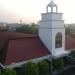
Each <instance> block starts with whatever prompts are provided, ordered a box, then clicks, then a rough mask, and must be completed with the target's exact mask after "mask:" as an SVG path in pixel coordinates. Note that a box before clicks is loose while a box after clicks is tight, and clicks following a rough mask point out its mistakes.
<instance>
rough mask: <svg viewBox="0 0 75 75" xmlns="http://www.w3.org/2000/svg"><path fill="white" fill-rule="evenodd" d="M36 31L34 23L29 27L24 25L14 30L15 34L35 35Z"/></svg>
mask: <svg viewBox="0 0 75 75" xmlns="http://www.w3.org/2000/svg"><path fill="white" fill-rule="evenodd" d="M37 30H38V29H37V27H36V24H34V23H32V24H31V25H28V24H26V25H23V26H20V27H17V28H16V31H17V32H22V33H37Z"/></svg>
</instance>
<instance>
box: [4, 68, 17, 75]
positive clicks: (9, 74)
mask: <svg viewBox="0 0 75 75" xmlns="http://www.w3.org/2000/svg"><path fill="white" fill-rule="evenodd" d="M3 75H16V71H15V70H13V69H9V68H6V69H4V72H3Z"/></svg>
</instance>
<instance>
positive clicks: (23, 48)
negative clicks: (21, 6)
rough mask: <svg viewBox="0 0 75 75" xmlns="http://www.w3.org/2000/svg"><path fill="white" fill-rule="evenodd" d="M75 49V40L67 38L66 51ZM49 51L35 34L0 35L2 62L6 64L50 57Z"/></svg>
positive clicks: (12, 33) (8, 33)
mask: <svg viewBox="0 0 75 75" xmlns="http://www.w3.org/2000/svg"><path fill="white" fill-rule="evenodd" d="M73 48H75V38H72V37H71V36H66V37H65V49H66V50H68V49H73ZM49 54H50V53H49V51H48V49H47V48H46V47H45V46H44V44H43V43H42V42H41V40H40V39H39V37H38V36H37V35H35V34H24V33H14V32H1V33H0V57H1V58H0V61H1V60H2V62H3V63H5V64H11V63H13V62H20V61H25V60H30V59H34V58H39V57H42V56H45V55H49Z"/></svg>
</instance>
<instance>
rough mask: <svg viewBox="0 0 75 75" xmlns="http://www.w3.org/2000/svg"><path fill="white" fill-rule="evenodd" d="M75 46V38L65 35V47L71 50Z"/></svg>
mask: <svg viewBox="0 0 75 75" xmlns="http://www.w3.org/2000/svg"><path fill="white" fill-rule="evenodd" d="M74 48H75V38H73V37H71V36H69V35H67V36H66V37H65V49H66V50H69V49H74Z"/></svg>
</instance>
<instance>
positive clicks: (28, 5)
mask: <svg viewBox="0 0 75 75" xmlns="http://www.w3.org/2000/svg"><path fill="white" fill-rule="evenodd" d="M50 1H51V0H0V22H9V23H13V22H15V23H19V22H20V20H22V21H23V23H31V22H35V23H37V22H38V21H39V20H40V19H41V13H45V12H46V6H47V4H48V3H49V2H50ZM53 1H54V2H55V3H56V4H57V5H58V12H59V13H63V20H65V23H75V9H74V7H75V4H74V3H75V1H74V0H53Z"/></svg>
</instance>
